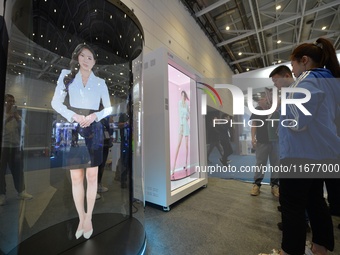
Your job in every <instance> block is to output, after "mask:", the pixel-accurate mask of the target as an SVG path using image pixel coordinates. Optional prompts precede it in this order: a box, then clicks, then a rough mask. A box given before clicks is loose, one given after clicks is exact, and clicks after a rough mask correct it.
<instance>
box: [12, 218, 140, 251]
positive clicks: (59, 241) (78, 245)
mask: <svg viewBox="0 0 340 255" xmlns="http://www.w3.org/2000/svg"><path fill="white" fill-rule="evenodd" d="M92 222H93V227H94V232H93V235H92V236H91V238H90V239H88V240H87V239H85V238H83V237H81V238H79V239H76V238H75V235H74V234H75V232H76V228H77V226H78V219H72V220H69V221H64V222H61V223H59V224H56V225H54V226H51V227H49V228H47V229H45V230H43V231H40V232H39V233H37V234H35V235H33V236H31V237H30V238H28V239H26V240H24V241H23V242H21V243H20V244H19V245H18V246H17V247H16V248H15V249H13V250H12V251H11V252H10V253H9V254H8V255H54V254H61V255H135V254H136V255H139V254H143V253H144V250H145V246H146V236H145V230H144V227H143V225H142V224H141V223H140V222H139V221H138V220H137V219H135V218H133V217H128V216H125V217H124V216H122V215H121V214H118V213H117V214H116V213H110V214H109V213H107V214H95V215H93V217H92Z"/></svg>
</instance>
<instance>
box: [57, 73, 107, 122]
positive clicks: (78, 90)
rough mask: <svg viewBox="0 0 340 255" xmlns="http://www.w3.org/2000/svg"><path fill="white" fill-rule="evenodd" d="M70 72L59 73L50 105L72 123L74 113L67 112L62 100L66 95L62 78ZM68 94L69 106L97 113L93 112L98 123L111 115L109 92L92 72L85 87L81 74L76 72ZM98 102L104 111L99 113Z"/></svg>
mask: <svg viewBox="0 0 340 255" xmlns="http://www.w3.org/2000/svg"><path fill="white" fill-rule="evenodd" d="M70 72H71V71H70V70H66V69H63V70H62V71H61V73H60V75H59V78H58V82H57V86H56V88H55V91H54V95H53V98H52V102H51V105H52V108H53V109H54V110H55V111H56V112H58V113H60V114H61V115H62V116H63V117H64V118H66V119H67V120H68V121H70V122H73V121H74V120H73V119H72V116H73V115H74V114H75V112H73V111H71V110H69V109H68V108H67V107H66V106H65V105H64V100H65V97H66V95H67V92H66V91H65V88H66V86H65V84H64V77H65V75H67V74H69V73H70ZM68 93H69V101H70V106H72V107H75V108H80V109H89V110H95V111H97V112H95V114H96V116H97V119H96V121H100V120H101V119H102V118H104V117H106V116H108V115H110V114H112V107H111V102H110V96H109V91H108V88H107V86H106V83H105V80H104V79H101V78H99V77H97V76H95V75H94V73H93V72H91V74H90V76H89V79H88V81H87V84H86V86H85V87H84V85H83V82H82V78H81V74H80V72H78V73H77V74H76V76H75V77H74V80H73V81H72V83H71V84H70V85H69V87H68ZM100 101H102V104H103V106H104V109H103V110H101V111H99V104H100Z"/></svg>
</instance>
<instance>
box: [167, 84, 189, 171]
mask: <svg viewBox="0 0 340 255" xmlns="http://www.w3.org/2000/svg"><path fill="white" fill-rule="evenodd" d="M187 101H189V97H188V95H187V93H186V92H185V91H184V90H182V92H181V100H180V101H179V102H178V113H179V125H180V126H179V134H178V135H179V136H178V145H177V148H176V154H175V161H174V165H173V168H172V170H171V175H172V176H173V175H174V174H175V169H176V162H177V157H178V152H179V149H180V147H181V144H182V139H183V137H185V165H184V167H183V170H185V171H187V165H188V149H189V148H188V146H189V123H188V122H189V116H190V111H189V105H188V103H187Z"/></svg>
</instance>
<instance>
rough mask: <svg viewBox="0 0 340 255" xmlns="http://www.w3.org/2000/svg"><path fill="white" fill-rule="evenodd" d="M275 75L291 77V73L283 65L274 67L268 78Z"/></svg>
mask: <svg viewBox="0 0 340 255" xmlns="http://www.w3.org/2000/svg"><path fill="white" fill-rule="evenodd" d="M275 74H278V75H280V76H284V75H285V74H289V75H290V76H292V77H293V75H292V71H291V70H290V69H289V67H288V66H285V65H280V66H278V67H276V68H275V69H274V70H273V71H272V72H271V73H270V74H269V78H271V77H273V76H274V75H275Z"/></svg>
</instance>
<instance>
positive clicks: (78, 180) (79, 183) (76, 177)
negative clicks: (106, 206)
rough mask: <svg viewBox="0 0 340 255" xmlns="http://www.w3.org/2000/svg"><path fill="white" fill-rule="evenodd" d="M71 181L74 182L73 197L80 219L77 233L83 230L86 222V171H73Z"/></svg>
mask: <svg viewBox="0 0 340 255" xmlns="http://www.w3.org/2000/svg"><path fill="white" fill-rule="evenodd" d="M70 173H71V180H72V195H73V201H74V204H75V206H76V210H77V212H78V217H79V225H78V228H77V231H81V230H82V229H83V224H84V220H85V207H84V196H85V191H84V169H71V170H70Z"/></svg>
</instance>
